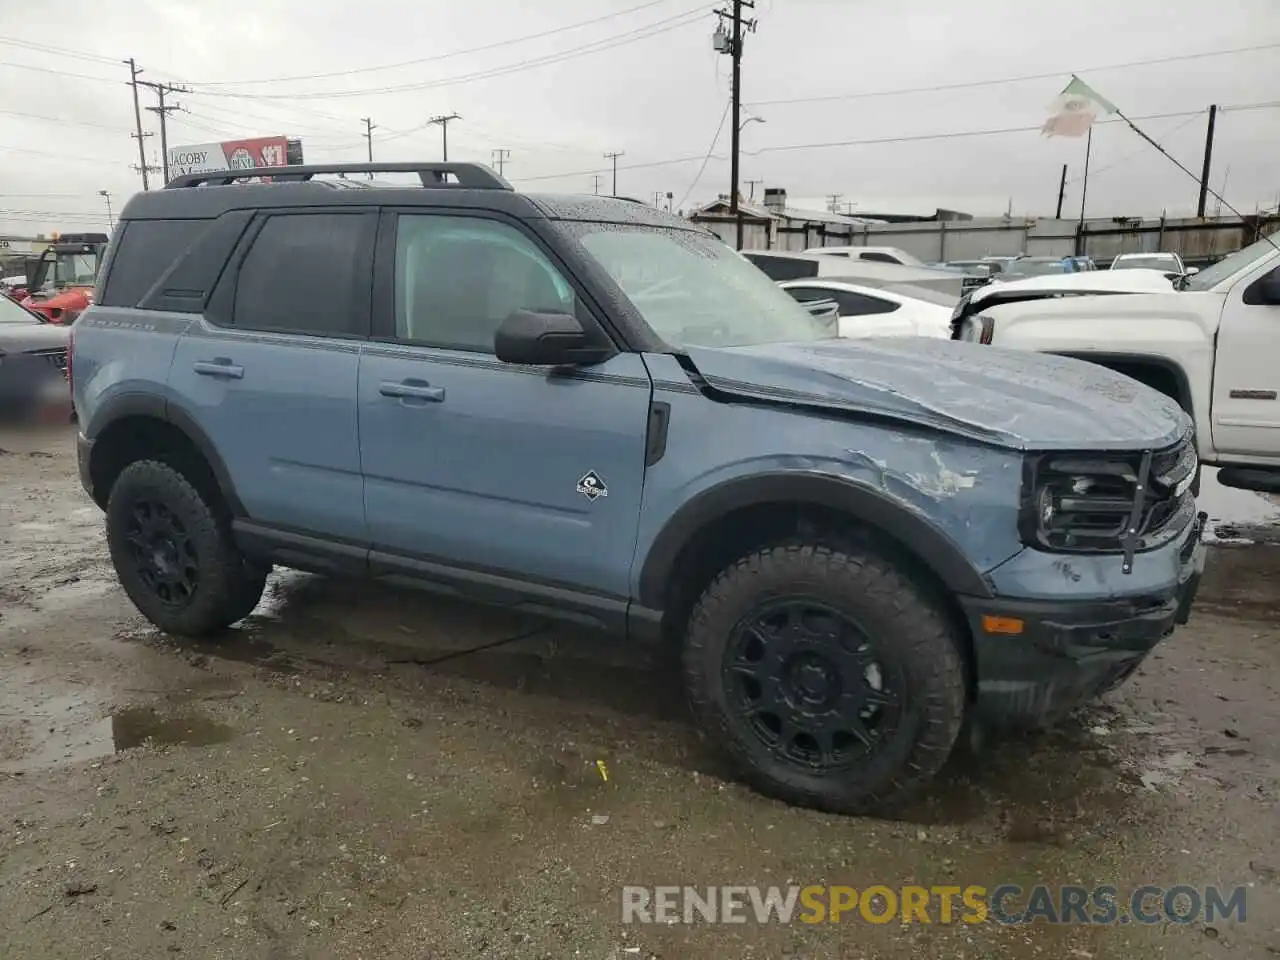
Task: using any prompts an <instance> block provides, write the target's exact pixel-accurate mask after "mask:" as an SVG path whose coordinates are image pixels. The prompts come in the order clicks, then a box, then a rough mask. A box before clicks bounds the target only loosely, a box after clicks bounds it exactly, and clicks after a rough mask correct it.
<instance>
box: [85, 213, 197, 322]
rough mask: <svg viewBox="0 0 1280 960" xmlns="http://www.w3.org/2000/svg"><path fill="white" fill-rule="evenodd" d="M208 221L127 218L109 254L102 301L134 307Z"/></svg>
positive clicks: (195, 238)
mask: <svg viewBox="0 0 1280 960" xmlns="http://www.w3.org/2000/svg"><path fill="white" fill-rule="evenodd" d="M211 222H212V221H209V220H129V221H126V223H125V225H124V233H123V234H122V236H121V237H120V245H119V247H118V249H116V251H115V252H114V253H113V254H112V256H111V266H110V272H109V273H108V275H107V284H106V289H105V290H104V291H103V293H102V304H103V306H107V307H133V306H137V304H138V301H140V300H141V299H142V298H143V297H144V296H146V293H147V291H148V290H150V289H151V288H152V287H153V286H155V283H156V281H157V280H159V279H160V278H161V277H162V276H163V275H164V273H165V271H166V270H168V269H169V268H170V267H172V266H173V265H174V264H175V263H177V262H178V258H179V257H181V256H182V255H183V254H184V253H186V252H187V251H188V250H189V249H191V245H192V244H193V243H195V242H196V240H197V239H198V238H199V237H200V235H201V234H202V233H203V232H204V230H205V229H206V228H207V227H208V226H209V224H210V223H211Z"/></svg>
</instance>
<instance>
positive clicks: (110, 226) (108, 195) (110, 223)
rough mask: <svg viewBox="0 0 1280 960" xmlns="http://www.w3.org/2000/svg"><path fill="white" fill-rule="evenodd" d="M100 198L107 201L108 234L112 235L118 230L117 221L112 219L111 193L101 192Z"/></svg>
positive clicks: (99, 192)
mask: <svg viewBox="0 0 1280 960" xmlns="http://www.w3.org/2000/svg"><path fill="white" fill-rule="evenodd" d="M98 196H100V197H101V198H102V199H103V200H105V201H107V233H111V232H113V231H114V230H115V228H116V224H115V221H114V220H113V219H111V193H110V192H109V191H107V190H99V191H98Z"/></svg>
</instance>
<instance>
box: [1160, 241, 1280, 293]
mask: <svg viewBox="0 0 1280 960" xmlns="http://www.w3.org/2000/svg"><path fill="white" fill-rule="evenodd" d="M1276 243H1280V239H1277V238H1275V237H1263V238H1262V239H1261V240H1258V241H1257V242H1255V243H1251V244H1249V246H1247V247H1245V248H1244V249H1243V250H1237V251H1236V252H1235V253H1229V254H1227V255H1226V256H1225V257H1223V258H1222V259H1221V260H1219V261H1218V262H1217V263H1215V264H1213V265H1212V266H1208V267H1205V268H1204V269H1203V270H1201V271H1200V272H1199V273H1197V274H1196V275H1195V276H1194V277H1191V278H1190V279H1188V280H1187V281H1186V283H1185V285H1184V286H1183V289H1184V290H1208V289H1209V288H1211V287H1216V286H1217V285H1218V284H1219V283H1221V282H1222V281H1223V280H1226V279H1227V278H1228V277H1231V276H1234V275H1235V274H1236V273H1238V272H1239V271H1241V270H1245V269H1247V268H1249V267H1251V266H1253V265H1254V264H1255V263H1257V262H1258V261H1259V260H1261V259H1262V258H1263V257H1266V256H1270V255H1272V254H1274V253H1275V252H1276V246H1275V244H1276Z"/></svg>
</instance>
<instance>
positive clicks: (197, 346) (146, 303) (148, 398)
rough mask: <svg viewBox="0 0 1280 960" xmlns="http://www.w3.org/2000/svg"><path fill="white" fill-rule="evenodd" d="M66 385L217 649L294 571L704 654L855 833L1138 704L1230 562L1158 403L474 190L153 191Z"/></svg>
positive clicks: (774, 788)
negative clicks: (1106, 705) (913, 336)
mask: <svg viewBox="0 0 1280 960" xmlns="http://www.w3.org/2000/svg"><path fill="white" fill-rule="evenodd" d="M255 173H265V174H269V176H270V177H271V181H270V182H252V183H244V182H238V178H244V177H246V176H250V175H253V174H255ZM392 173H395V174H401V175H403V174H406V173H407V174H412V175H414V177H415V178H416V181H415V182H414V183H412V184H409V183H405V182H403V179H404V178H403V177H402V178H401V182H393V181H390V180H387V179H386V178H384V179H381V180H373V179H369V180H364V179H353V178H352V177H353V175H359V176H360V177H363V176H364V175H365V174H368V175H370V176H372V175H373V174H392ZM333 174H339V176H338V177H337V178H328V177H327V176H326V175H333ZM71 376H72V383H73V392H74V399H75V404H76V410H77V413H78V415H79V423H80V430H81V434H80V437H79V463H80V473H81V477H82V480H83V483H84V486H85V488H86V490H88V491H89V493H90V495H91V496H92V497H93V499H94V500H95V501H96V502H97V503H98V504H99V505H100V506H101V507H102V508H103V509H104V510H105V512H106V533H107V540H108V543H109V546H110V552H111V557H112V560H113V562H114V564H115V568H116V571H117V573H118V576H119V578H120V582H121V584H122V586H123V587H124V589H125V591H126V592H127V593H128V595H129V597H130V598H131V599H132V600H133V602H134V603H135V604H136V605H137V607H138V609H139V610H141V611H142V613H143V614H144V615H145V616H146V617H147V618H148V619H150V620H151V621H152V622H153V623H154V624H156V625H157V626H158V627H160V628H162V629H163V630H166V631H170V632H172V633H176V634H212V633H216V632H218V631H221V630H223V629H224V628H226V627H227V626H228V625H229V624H231V623H233V622H235V621H236V620H238V619H240V618H242V617H244V616H245V615H247V614H248V613H249V612H250V611H251V610H252V609H253V608H254V605H255V604H256V603H257V602H258V600H259V598H260V595H261V592H262V589H263V583H264V579H265V577H266V575H267V573H268V571H269V570H270V568H271V566H272V565H273V564H281V565H285V566H289V567H295V568H300V569H303V570H310V571H316V572H320V573H325V574H334V575H352V576H362V577H372V578H376V579H379V580H382V581H386V582H390V583H396V584H405V585H412V586H416V587H422V588H426V589H430V590H436V591H443V592H446V593H449V594H454V595H462V596H466V597H471V598H475V599H477V600H481V601H488V602H493V603H499V604H503V605H505V606H507V607H509V608H515V609H519V610H525V611H530V612H534V613H538V614H544V615H547V616H551V617H560V618H564V619H566V620H570V621H575V622H578V623H583V624H590V625H594V626H598V627H603V628H607V629H609V630H611V631H613V632H615V633H617V634H621V635H623V636H624V637H626V638H628V639H629V640H640V639H646V638H654V639H658V640H661V641H663V642H668V643H673V644H679V645H680V647H681V650H682V652H683V664H684V681H685V684H686V686H687V690H688V697H689V700H690V702H691V704H692V707H693V710H694V712H695V714H696V715H697V718H698V720H699V721H700V723H701V726H702V729H703V730H704V731H705V732H706V734H707V735H708V737H709V739H710V740H711V741H713V742H714V743H715V744H716V745H717V746H718V747H720V748H722V749H724V750H725V751H727V753H728V754H729V755H730V756H731V758H732V759H733V760H734V761H735V762H736V764H737V767H738V769H740V770H741V772H742V774H743V776H744V777H746V778H747V779H748V780H749V781H750V782H752V783H754V784H755V785H757V786H758V787H759V788H761V789H763V790H765V791H767V792H770V793H772V794H774V795H777V796H780V797H782V798H785V799H787V800H789V801H792V802H796V803H801V804H807V805H813V806H817V807H821V808H824V809H828V810H836V811H854V810H861V809H866V808H869V807H875V806H877V805H880V804H883V803H884V802H886V801H889V800H891V799H896V798H898V797H900V796H901V795H902V794H903V793H904V792H905V791H908V790H910V789H911V788H913V787H915V786H917V785H918V784H920V783H922V782H924V781H927V780H928V779H929V778H930V777H932V776H933V775H934V774H935V773H936V772H937V771H938V769H939V768H940V767H941V766H942V765H943V762H944V761H945V760H946V759H947V756H948V754H949V753H950V752H951V750H952V747H953V745H954V743H955V742H956V740H957V737H958V734H959V731H960V729H961V726H962V724H963V723H964V722H965V721H966V719H968V718H970V717H973V718H980V719H983V720H986V721H1002V722H1009V721H1017V722H1025V721H1032V722H1039V721H1043V720H1046V719H1049V718H1052V717H1054V716H1056V715H1058V714H1060V713H1062V712H1063V711H1065V710H1069V709H1070V708H1072V707H1074V706H1075V705H1077V704H1079V703H1080V702H1081V701H1083V700H1085V699H1087V698H1089V697H1092V696H1094V695H1096V694H1098V693H1099V692H1101V691H1103V690H1105V689H1107V688H1109V687H1111V686H1114V685H1115V684H1117V683H1119V682H1121V681H1122V680H1123V679H1124V678H1125V677H1127V676H1128V675H1129V674H1130V673H1131V672H1132V671H1133V670H1134V669H1135V668H1136V667H1137V666H1138V664H1139V663H1140V662H1141V661H1142V659H1143V657H1144V656H1145V655H1146V654H1147V653H1148V651H1149V650H1150V649H1151V648H1152V647H1153V646H1154V645H1155V644H1156V643H1157V642H1158V641H1160V640H1161V639H1162V638H1163V637H1165V636H1167V635H1168V634H1169V633H1170V632H1171V631H1172V630H1173V629H1174V626H1175V624H1178V623H1182V622H1185V620H1186V617H1187V614H1188V610H1189V607H1190V604H1191V601H1192V597H1193V596H1194V593H1195V590H1196V585H1197V583H1198V580H1199V575H1200V571H1201V569H1202V567H1203V561H1204V547H1203V546H1202V544H1201V527H1202V525H1203V517H1202V516H1200V515H1198V514H1197V512H1196V510H1195V501H1194V496H1193V494H1192V492H1191V490H1190V487H1191V484H1192V483H1193V482H1194V479H1195V476H1196V474H1197V470H1198V465H1197V461H1196V456H1195V451H1194V448H1193V446H1192V444H1191V437H1190V430H1191V425H1190V423H1189V421H1188V419H1187V417H1186V416H1185V414H1183V412H1182V411H1181V410H1180V409H1179V408H1178V406H1177V405H1176V404H1175V403H1174V402H1173V401H1171V400H1169V399H1168V398H1166V397H1164V396H1162V395H1161V394H1159V393H1157V392H1155V391H1154V390H1150V389H1148V388H1146V387H1144V386H1142V385H1141V384H1138V383H1137V382H1135V381H1133V380H1130V379H1127V378H1125V377H1123V376H1120V375H1118V374H1115V373H1113V372H1111V371H1109V370H1105V369H1103V368H1101V367H1097V366H1093V365H1089V364H1086V363H1083V362H1080V361H1076V360H1069V359H1064V358H1056V357H1048V356H1042V355H1037V354H1033V353H1026V352H1014V351H1002V350H996V349H993V348H990V347H984V346H980V345H977V344H966V343H953V342H949V341H936V340H924V339H921V340H911V341H908V340H901V339H898V340H886V341H881V342H876V341H846V340H840V339H838V338H837V336H836V335H835V332H834V330H833V327H832V325H831V324H830V322H829V320H827V319H824V318H822V317H815V316H811V315H810V314H809V313H808V312H806V311H805V309H804V308H803V307H802V306H800V305H798V304H796V303H795V302H794V301H793V300H792V299H791V298H790V297H789V296H788V295H787V294H786V293H785V292H784V291H782V290H780V289H779V288H778V287H776V286H775V285H774V284H773V283H772V282H771V281H770V280H769V279H768V277H766V276H765V275H764V274H763V273H762V272H760V271H759V270H758V269H757V268H756V267H754V266H752V265H751V264H750V263H749V262H747V260H745V259H744V258H743V257H741V256H739V255H738V254H737V253H736V252H734V251H733V250H732V249H730V248H728V247H726V246H725V245H724V244H723V243H722V242H720V241H719V240H718V239H716V238H715V237H714V236H712V235H711V234H709V233H707V232H705V231H703V230H701V229H700V228H698V227H696V226H694V225H691V224H689V223H688V222H686V221H684V220H682V219H679V218H677V217H673V216H671V215H668V214H665V213H663V212H661V211H658V210H655V209H652V208H649V207H647V206H644V205H642V204H639V203H635V202H629V201H624V200H619V199H612V198H603V197H581V196H548V195H537V196H532V195H524V194H521V193H517V192H516V191H514V190H513V189H512V188H511V186H510V185H509V184H508V183H507V182H506V181H505V180H503V179H502V178H500V177H499V176H497V175H496V174H494V173H493V172H492V171H491V170H489V169H488V168H486V167H482V166H478V165H473V164H353V165H343V166H337V167H291V168H286V169H284V170H283V171H282V170H281V169H280V168H273V169H272V170H270V171H244V170H237V171H232V172H224V173H213V174H198V175H191V176H186V177H180V178H178V179H176V180H174V181H173V182H171V183H170V184H169V185H168V186H167V187H166V188H165V189H163V190H160V191H155V192H151V193H144V194H139V195H138V196H135V197H134V198H133V199H132V200H130V202H129V203H128V205H127V206H126V207H125V209H124V212H123V214H122V215H121V219H120V228H119V229H118V230H117V231H116V233H115V235H114V237H113V239H112V241H111V244H110V247H109V249H108V250H107V252H106V257H105V262H104V265H103V269H102V273H101V277H100V280H99V287H98V289H97V291H96V294H95V305H94V306H93V307H92V308H91V309H89V310H88V311H87V312H86V313H84V314H83V315H82V316H81V318H80V319H79V321H78V322H77V323H76V325H75V327H74V330H73V348H72V363H71Z"/></svg>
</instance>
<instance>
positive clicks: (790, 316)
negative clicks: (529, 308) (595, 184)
mask: <svg viewBox="0 0 1280 960" xmlns="http://www.w3.org/2000/svg"><path fill="white" fill-rule="evenodd" d="M562 226H564V227H566V228H568V229H569V230H571V231H572V232H573V234H574V235H575V236H576V237H577V239H578V241H579V242H580V243H581V244H582V246H583V247H585V248H586V250H587V252H588V253H590V254H591V256H592V257H594V258H595V260H596V261H597V262H599V264H600V266H601V267H603V268H604V270H605V271H606V272H607V273H608V274H609V276H610V277H612V278H613V280H614V282H615V283H617V284H618V286H619V287H621V288H622V291H623V293H625V294H626V295H627V298H628V299H629V300H630V301H631V302H632V304H634V305H635V308H636V309H637V310H638V311H640V314H641V315H642V316H643V317H644V319H645V322H647V323H648V324H649V326H650V327H652V328H653V330H654V332H655V333H657V334H658V336H660V337H661V338H662V339H663V340H664V341H665V342H666V343H668V344H670V345H671V346H672V347H674V348H676V349H683V348H685V347H741V346H751V345H753V344H761V343H786V342H790V341H801V340H829V339H832V338H834V337H835V336H836V335H837V331H835V330H833V329H832V328H831V326H830V325H829V324H826V323H823V322H822V320H821V319H820V318H815V317H814V316H812V315H811V314H810V313H809V311H808V310H806V309H805V308H804V307H802V306H800V304H798V303H796V301H795V300H793V299H792V298H791V297H790V296H789V295H788V294H787V293H786V292H785V291H784V290H782V289H781V288H780V287H778V286H777V285H776V284H775V283H774V282H773V281H772V280H770V279H769V278H768V277H767V276H766V275H765V274H764V272H763V271H762V270H760V268H759V267H756V266H755V265H754V264H752V263H751V262H750V261H749V260H747V259H746V258H745V257H743V256H742V255H741V254H739V253H737V252H736V251H735V250H733V249H732V248H731V247H729V246H727V245H726V244H724V243H723V242H721V241H720V240H718V239H716V238H715V237H713V236H709V235H707V234H703V233H699V232H695V231H692V230H674V229H669V228H664V227H647V226H637V225H622V224H613V223H582V222H576V223H562Z"/></svg>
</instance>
